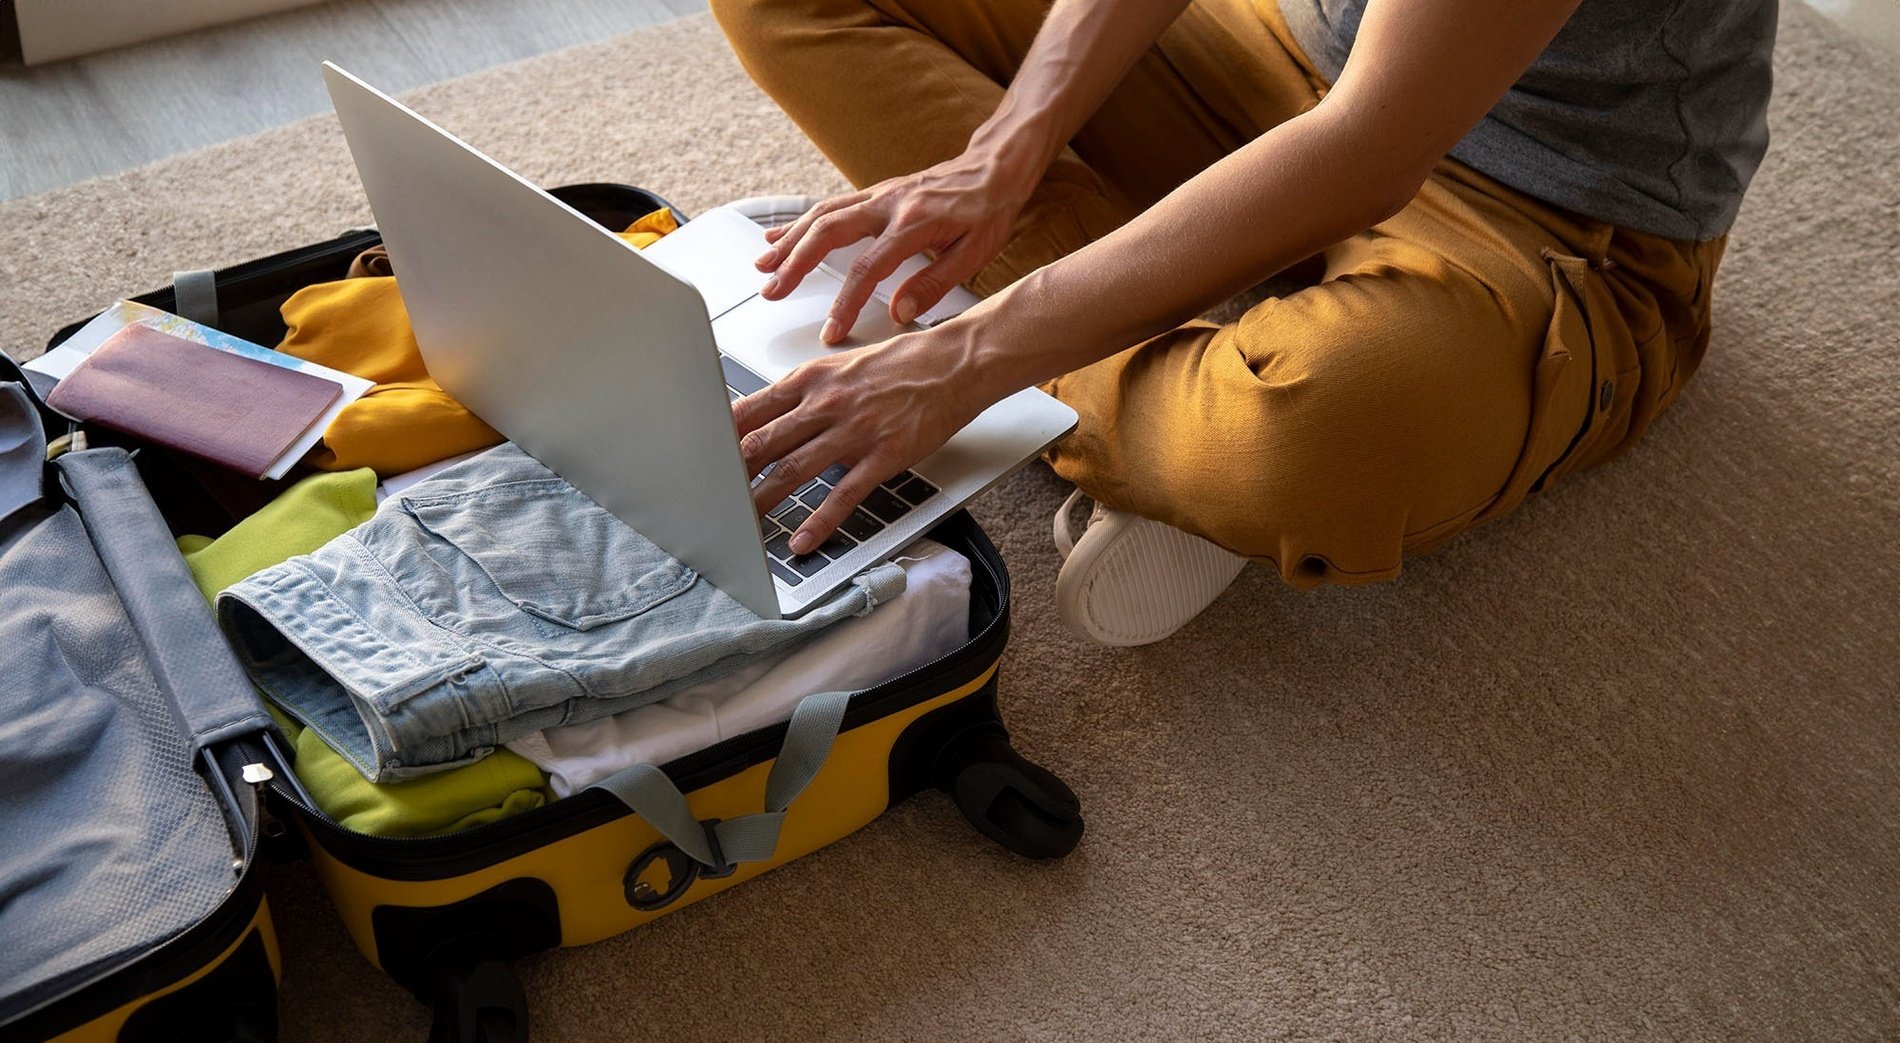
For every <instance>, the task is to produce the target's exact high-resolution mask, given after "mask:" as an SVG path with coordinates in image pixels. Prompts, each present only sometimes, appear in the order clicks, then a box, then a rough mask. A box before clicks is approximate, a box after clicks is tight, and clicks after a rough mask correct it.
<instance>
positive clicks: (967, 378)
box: [732, 327, 1000, 554]
mask: <svg viewBox="0 0 1900 1043" xmlns="http://www.w3.org/2000/svg"><path fill="white" fill-rule="evenodd" d="M944 330H947V327H938V329H937V330H927V331H924V332H921V333H907V334H903V335H901V336H898V337H895V338H892V339H891V340H887V341H884V342H883V343H880V344H874V345H871V346H869V347H864V348H856V349H853V350H849V351H841V352H838V353H836V354H832V355H827V356H825V357H823V358H817V359H813V360H811V361H810V362H807V363H805V364H804V365H802V366H799V367H798V368H797V369H795V370H792V371H791V372H790V373H788V374H786V375H785V377H784V378H783V379H781V380H779V381H778V382H776V383H774V384H772V385H771V386H770V387H767V388H765V389H764V390H762V391H759V392H756V393H754V394H751V395H748V396H746V397H745V398H742V399H740V400H739V401H737V402H735V403H733V405H732V417H733V422H734V423H735V424H737V426H738V428H739V452H740V454H741V455H742V456H743V457H744V458H745V466H746V473H747V474H750V475H756V474H758V473H760V472H761V471H764V470H765V469H766V468H767V467H771V468H772V470H771V473H769V474H767V475H766V476H765V477H764V478H763V479H762V480H761V481H760V482H759V484H758V485H757V486H755V487H753V490H752V499H753V503H754V505H755V506H756V507H757V508H758V511H759V514H760V515H764V514H765V513H766V512H767V511H770V510H771V509H772V508H773V507H775V506H777V505H778V504H779V503H780V502H781V501H782V500H784V499H785V497H787V496H790V495H791V494H792V493H793V492H794V491H796V490H797V489H798V487H799V486H801V485H803V484H805V483H806V482H807V481H809V480H811V479H812V478H815V477H817V476H818V474H819V473H820V472H822V471H824V470H825V469H826V468H828V467H830V466H831V465H832V464H842V465H843V466H844V467H845V468H846V469H847V473H846V474H845V476H844V478H842V479H840V480H839V481H838V482H837V483H835V488H834V489H833V491H832V493H831V495H830V496H828V497H826V498H825V501H824V503H823V504H821V505H820V506H819V507H818V509H817V510H814V511H813V512H812V515H811V517H810V518H807V519H806V520H805V523H804V524H803V525H801V526H799V528H798V531H797V532H796V533H794V534H793V536H792V540H791V543H792V550H794V551H796V552H797V553H800V554H805V553H809V552H810V551H811V550H812V549H813V548H815V547H817V546H818V545H819V544H820V543H823V542H824V541H825V538H826V537H828V536H830V535H831V532H832V530H834V529H836V528H837V527H838V524H839V523H840V522H842V521H844V519H845V518H847V517H849V516H850V514H851V510H852V508H854V507H856V506H857V505H858V504H859V503H861V502H862V501H863V500H864V498H865V496H866V495H868V494H869V493H870V491H871V490H872V489H874V488H876V487H877V484H878V483H879V482H881V481H884V480H885V479H887V478H890V477H891V476H893V475H895V474H897V473H898V472H900V471H902V470H904V469H905V468H907V467H909V466H911V465H912V464H915V463H917V462H918V461H919V460H922V459H923V458H924V457H926V456H929V455H930V454H931V453H932V452H935V451H936V450H937V448H938V447H939V446H941V445H943V444H944V443H945V442H947V441H949V439H950V436H951V435H954V434H956V433H957V432H958V431H959V430H961V429H962V428H963V425H965V424H967V423H969V422H970V421H971V420H973V419H975V418H976V416H977V414H979V413H981V412H982V411H983V410H984V409H986V408H988V407H989V406H990V405H991V403H993V402H994V401H996V398H998V397H1000V396H996V397H991V396H990V395H988V394H987V393H985V392H984V391H983V390H982V389H981V387H980V385H979V384H978V383H977V381H975V380H974V379H973V377H974V374H973V373H972V372H970V366H969V365H968V360H969V358H970V353H968V352H965V351H961V350H959V349H957V348H956V347H955V346H954V345H953V344H948V343H945V341H946V340H949V339H950V338H945V337H938V336H933V334H934V333H938V332H939V331H944Z"/></svg>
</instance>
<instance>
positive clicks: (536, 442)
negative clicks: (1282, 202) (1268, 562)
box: [324, 62, 1076, 619]
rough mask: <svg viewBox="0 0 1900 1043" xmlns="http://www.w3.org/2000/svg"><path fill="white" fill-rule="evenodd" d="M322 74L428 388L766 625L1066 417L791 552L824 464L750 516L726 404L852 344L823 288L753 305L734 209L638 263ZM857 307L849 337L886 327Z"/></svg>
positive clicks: (905, 536)
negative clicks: (809, 549) (828, 333)
mask: <svg viewBox="0 0 1900 1043" xmlns="http://www.w3.org/2000/svg"><path fill="white" fill-rule="evenodd" d="M324 76H325V79H326V80H327V81H328V83H329V88H330V97H331V100H332V101H333V102H334V104H335V106H336V112H337V117H338V118H339V120H341V122H342V124H343V133H344V137H345V138H346V139H347V141H348V143H349V148H350V153H351V155H352V157H353V158H354V159H355V161H356V169H357V173H358V174H359V175H360V176H361V178H362V181H363V190H364V192H365V194H366V195H367V196H368V197H369V204H370V208H371V210H373V211H374V212H375V215H376V222H377V225H378V227H379V229H380V230H381V232H382V235H383V239H384V241H385V243H386V244H387V246H388V247H389V255H390V262H391V264H392V266H393V267H394V269H395V272H396V277H397V279H398V281H399V285H400V286H401V287H402V295H403V301H404V303H405V304H406V305H407V307H408V310H409V317H410V321H411V324H412V325H413V327H414V329H415V335H416V342H417V344H418V345H419V346H420V348H421V350H422V358H423V361H424V362H425V363H427V365H428V367H429V373H430V375H431V376H433V377H434V378H435V379H436V381H437V382H438V383H439V384H441V385H442V387H443V389H444V390H446V391H448V393H449V394H451V395H454V396H455V397H456V398H457V399H458V400H460V401H461V402H462V403H463V404H464V405H466V406H468V408H469V409H470V410H472V411H473V412H474V413H475V414H476V415H477V416H480V417H481V418H482V419H483V420H484V421H486V422H487V423H488V424H489V425H490V426H492V427H494V428H495V429H496V430H498V431H500V432H501V433H502V434H504V435H506V436H507V437H508V438H509V439H510V440H512V441H513V442H515V444H517V445H519V446H520V447H521V448H522V449H523V450H525V451H527V452H528V453H529V454H531V455H533V456H534V457H535V458H536V459H537V460H540V461H541V462H542V463H544V464H546V465H547V466H548V467H549V468H550V469H551V470H553V471H554V472H555V473H557V474H559V475H560V476H561V477H563V478H565V479H567V481H568V482H569V483H571V484H572V485H573V486H574V487H575V488H577V489H579V490H580V491H581V492H583V493H585V494H587V495H588V496H589V497H591V498H592V499H593V500H594V501H595V502H597V503H599V504H600V505H601V506H602V507H604V508H606V509H607V510H608V511H610V512H611V513H612V514H614V516H616V517H618V518H619V519H620V520H621V521H623V522H625V523H626V524H627V525H628V526H629V527H631V528H633V529H634V530H635V531H637V532H639V533H640V534H641V535H643V536H645V537H646V538H647V539H649V540H652V541H653V543H654V544H656V545H657V546H659V547H660V548H661V549H662V550H664V551H666V552H667V553H669V554H671V555H672V556H674V557H675V558H678V559H679V560H680V561H682V562H684V563H685V564H686V565H687V566H688V567H690V568H692V569H694V570H696V571H698V572H699V574H700V575H702V576H704V577H706V579H707V580H709V581H710V582H711V583H712V584H713V585H715V586H717V587H718V588H719V589H720V590H722V591H724V592H725V593H727V594H728V595H730V596H731V597H733V598H734V599H735V600H737V601H738V602H739V603H741V604H743V605H745V606H746V607H747V608H749V609H751V610H752V611H753V612H755V613H757V614H758V615H760V616H762V617H764V618H768V619H777V618H788V617H793V616H797V615H798V614H800V613H802V612H804V611H805V610H807V609H809V608H811V607H812V606H814V605H816V604H819V603H821V602H822V601H824V600H825V598H826V597H827V596H828V595H830V594H831V593H832V592H834V591H835V590H837V589H838V588H839V587H840V586H842V585H844V584H845V583H848V582H849V581H850V580H851V578H852V577H853V576H855V575H857V574H858V573H860V572H862V571H864V570H865V569H866V568H869V567H871V566H873V565H876V564H878V563H879V562H882V561H886V560H888V559H890V558H891V557H892V556H894V555H895V554H896V553H897V552H898V551H899V550H901V549H902V548H903V547H904V546H905V545H907V544H908V543H910V542H911V541H912V540H913V539H915V538H916V537H917V536H919V535H921V534H922V533H924V532H925V531H926V530H928V529H929V528H930V527H931V526H933V525H935V524H936V523H937V522H938V521H940V520H942V519H943V517H944V516H945V515H948V514H950V513H951V512H953V511H955V510H956V509H958V508H959V507H961V506H962V505H963V504H964V503H966V502H968V501H969V500H970V499H971V498H973V497H975V496H977V495H979V494H980V493H982V492H983V491H984V490H986V489H988V488H990V487H991V486H993V485H995V484H996V483H997V482H999V481H1001V480H1002V479H1003V478H1004V477H1006V476H1007V475H1009V474H1010V473H1011V472H1013V471H1015V470H1016V469H1017V468H1019V467H1021V466H1022V465H1024V464H1025V463H1027V462H1028V461H1030V460H1032V459H1034V458H1035V457H1036V456H1037V455H1038V454H1040V453H1041V452H1042V451H1043V450H1044V449H1045V448H1047V447H1048V446H1049V445H1050V444H1051V443H1053V442H1054V441H1055V440H1056V439H1058V438H1060V437H1062V436H1063V435H1064V434H1066V433H1068V432H1069V431H1070V430H1071V429H1072V428H1073V427H1074V426H1075V421H1076V416H1075V412H1074V411H1073V410H1071V409H1069V408H1068V407H1067V406H1065V405H1063V404H1061V403H1060V402H1057V401H1056V400H1055V399H1053V398H1051V397H1050V396H1048V395H1046V394H1044V393H1042V392H1040V391H1037V390H1034V389H1029V390H1025V391H1021V392H1018V393H1017V394H1015V395H1012V396H1010V397H1009V398H1007V399H1004V400H1003V401H1001V402H999V403H997V404H996V405H994V406H992V407H991V408H990V409H988V410H986V411H985V412H984V413H983V414H982V415H981V416H979V417H977V418H976V419H975V420H974V421H972V422H971V423H970V424H969V425H968V426H967V427H965V428H964V429H963V430H962V431H960V432H958V433H957V434H956V435H954V436H952V437H951V438H950V440H949V441H948V442H947V443H945V444H944V446H943V447H942V448H941V449H939V450H938V451H937V452H935V453H933V454H931V455H930V456H929V457H928V458H926V459H924V460H923V461H921V462H920V463H918V464H917V465H916V466H915V467H912V468H911V469H910V470H908V471H906V472H904V473H903V474H900V475H897V476H896V477H895V478H892V479H891V480H890V481H888V482H885V483H883V485H881V486H880V487H879V488H878V489H877V490H876V491H874V492H873V493H871V494H870V496H868V497H867V498H866V499H865V501H864V504H863V505H862V506H861V507H860V508H858V509H857V510H856V511H854V512H853V513H852V515H851V518H850V520H848V521H847V522H845V524H844V525H843V526H842V527H841V528H840V530H839V534H838V535H837V536H835V537H833V538H832V539H831V540H830V541H828V542H827V543H826V544H825V545H824V546H822V547H820V548H818V549H817V550H816V551H814V552H813V553H811V554H808V555H803V556H799V555H794V554H792V553H791V550H790V547H789V545H788V542H787V541H788V540H789V538H790V534H791V532H792V531H793V530H795V529H796V528H797V525H798V523H800V522H802V521H803V520H804V518H805V516H806V513H807V512H809V511H810V509H811V507H812V506H813V505H815V504H817V503H820V502H822V500H823V498H824V497H825V496H826V495H827V493H828V492H829V491H830V488H831V486H832V484H833V483H834V482H836V481H837V480H838V478H839V477H841V476H842V469H840V468H837V467H833V468H832V469H830V470H828V471H826V472H825V473H824V474H823V475H820V476H819V477H818V478H817V479H814V480H813V481H811V482H808V483H806V484H805V486H804V487H802V488H800V489H799V490H797V491H796V492H795V493H794V494H793V495H792V496H790V497H788V498H787V499H786V500H785V501H784V502H782V503H780V504H778V505H777V506H776V507H774V509H773V510H772V511H771V512H770V516H769V517H767V518H765V519H763V520H762V519H760V518H759V516H758V514H757V512H756V511H755V509H754V507H753V503H752V495H751V486H752V482H753V480H754V478H755V477H756V476H754V475H749V474H747V473H746V468H745V465H744V463H743V461H742V460H741V458H740V454H739V442H738V437H737V432H736V430H735V429H734V426H733V422H732V402H733V401H735V400H736V399H737V398H739V397H740V396H743V395H747V394H751V393H752V392H754V391H757V390H759V389H760V388H762V387H765V386H766V385H767V384H768V383H769V382H771V381H772V380H775V379H777V378H779V377H781V376H783V375H784V374H785V373H787V372H789V371H790V370H791V369H792V368H793V367H794V366H796V365H798V364H799V363H801V362H803V361H805V360H806V359H810V358H815V357H818V356H820V355H823V354H825V353H827V352H830V351H838V350H850V348H849V347H848V346H847V347H844V348H829V347H826V346H825V345H823V344H822V343H820V341H819V339H818V332H819V329H820V327H821V326H822V325H823V323H824V318H825V314H826V312H827V309H828V308H829V306H830V303H831V299H832V298H833V297H834V296H836V293H837V290H838V288H839V286H840V282H839V280H838V279H837V277H836V276H835V275H834V274H832V273H830V272H827V271H824V270H820V271H815V272H813V273H812V275H811V276H809V277H807V278H806V280H805V282H804V283H803V284H802V285H801V286H800V287H799V288H798V290H797V291H795V292H794V293H793V294H792V295H791V296H790V297H788V298H786V299H783V300H780V301H767V300H765V299H764V298H762V297H759V296H758V295H757V291H758V288H759V286H760V285H762V284H763V282H764V279H765V276H763V275H761V274H759V273H758V272H757V271H756V270H755V269H753V267H752V260H753V259H754V258H756V257H757V256H758V255H759V254H760V253H762V252H764V250H765V239H764V232H763V230H762V229H760V228H758V227H757V226H756V225H754V224H752V223H751V222H750V221H748V220H747V219H746V218H745V217H744V216H743V215H739V214H736V213H733V212H731V211H710V212H708V214H707V215H704V216H702V217H701V218H699V219H696V220H694V221H690V222H688V223H687V224H686V225H685V226H683V227H682V228H681V229H680V230H679V231H678V232H674V233H672V234H671V235H668V236H666V237H665V238H663V239H661V240H660V242H659V243H657V244H655V245H654V246H653V247H650V248H649V249H648V250H647V251H642V250H637V249H635V248H634V247H632V246H630V245H628V244H627V243H626V242H625V241H623V240H622V239H620V238H619V237H618V236H616V235H614V234H613V233H612V232H611V231H609V230H608V229H605V228H602V227H601V226H599V225H598V224H595V223H594V222H593V221H591V220H589V219H588V218H586V217H585V216H583V215H582V214H581V213H580V212H579V211H576V210H574V209H573V208H572V207H569V206H568V205H566V204H565V203H562V202H560V201H559V200H557V199H555V198H554V197H553V196H550V195H548V194H547V193H546V192H543V191H542V190H541V189H539V188H537V187H536V186H535V185H533V184H532V183H530V182H529V181H527V180H526V179H524V178H522V177H520V176H519V175H517V174H515V173H514V172H513V171H511V170H509V169H508V168H506V167H504V166H502V165H501V164H499V163H497V162H495V161H494V160H492V159H489V158H488V157H487V156H485V155H483V154H482V153H480V152H478V151H476V150H475V149H474V148H472V147H470V146H469V145H467V144H466V143H464V142H462V141H461V140H459V139H458V138H456V137H454V136H453V135H451V134H449V133H448V132H446V131H444V130H442V129H441V128H440V127H437V126H436V125H435V124H433V123H431V122H429V121H428V120H426V119H424V118H422V117H421V116H419V115H417V114H416V113H414V112H412V111H410V110H409V109H408V108H407V107H405V106H403V105H402V104H400V103H398V102H396V101H395V100H394V99H392V98H390V97H388V96H387V95H385V94H384V93H382V92H381V91H378V90H377V89H375V88H374V87H371V86H369V85H368V84H366V83H364V82H363V81H362V80H360V79H358V78H356V77H355V76H353V75H351V74H350V73H348V72H345V71H344V70H342V69H340V68H338V67H337V66H335V65H333V64H330V63H327V62H326V63H325V64H324ZM702 222H705V223H703V224H702ZM689 233H690V234H689ZM661 247H665V249H661ZM876 311H880V309H875V308H873V309H868V310H867V315H866V316H865V318H863V319H860V321H859V324H858V329H857V330H856V331H854V337H853V341H852V343H853V344H863V343H871V342H875V341H876V340H878V339H881V338H883V337H886V336H890V335H893V334H895V333H897V332H899V330H898V328H897V327H895V326H893V325H891V323H890V320H889V317H888V315H882V316H880V315H876V314H870V313H871V312H876ZM602 564H603V566H604V567H611V563H608V562H603V563H602Z"/></svg>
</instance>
